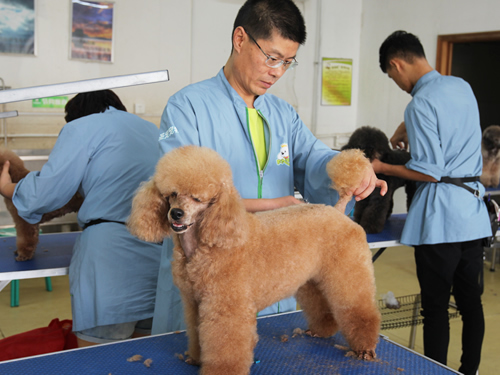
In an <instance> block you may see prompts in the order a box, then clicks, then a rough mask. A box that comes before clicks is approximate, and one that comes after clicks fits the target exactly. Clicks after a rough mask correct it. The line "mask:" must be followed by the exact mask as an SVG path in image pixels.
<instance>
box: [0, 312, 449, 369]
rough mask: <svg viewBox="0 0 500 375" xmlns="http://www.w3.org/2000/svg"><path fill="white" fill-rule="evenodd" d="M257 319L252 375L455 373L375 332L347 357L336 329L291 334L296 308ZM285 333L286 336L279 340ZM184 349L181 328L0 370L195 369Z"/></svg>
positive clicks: (296, 324) (299, 323)
mask: <svg viewBox="0 0 500 375" xmlns="http://www.w3.org/2000/svg"><path fill="white" fill-rule="evenodd" d="M257 322H258V323H257V324H258V332H259V342H258V344H257V347H256V349H255V358H256V359H258V360H259V361H260V362H259V363H255V364H253V365H252V368H251V374H252V375H258V374H259V375H263V374H265V375H271V374H273V375H274V374H284V375H293V374H297V375H299V374H300V375H307V374H311V375H322V374H325V375H326V374H329V375H332V374H334V375H351V374H352V375H353V374H370V375H378V374H384V375H401V374H404V375H422V374H426V375H441V374H443V375H444V374H458V372H456V371H453V370H451V369H449V368H447V367H444V366H442V365H440V364H437V363H435V362H433V361H431V360H429V359H427V358H425V357H423V356H421V355H420V354H418V353H415V352H413V351H411V350H408V349H406V348H404V347H402V346H399V345H397V344H395V343H393V342H391V341H389V340H387V339H386V338H384V337H381V338H380V342H379V344H378V346H377V361H374V362H366V361H361V360H358V359H354V358H352V357H346V351H345V350H343V349H342V348H340V347H338V346H347V344H346V342H345V340H344V339H343V338H342V336H341V335H340V334H337V335H336V336H334V337H332V338H328V339H322V338H313V337H309V336H307V335H303V334H302V335H299V336H297V337H292V336H293V331H294V329H295V328H301V329H303V330H305V329H306V328H307V325H306V321H305V319H304V317H303V316H302V313H301V312H300V311H299V312H294V313H288V314H280V315H274V316H270V317H263V318H259V319H258V320H257ZM284 335H287V337H288V340H284V337H285V336H284ZM186 350H187V337H186V335H185V333H184V332H181V333H170V334H164V335H157V336H151V337H145V338H139V339H132V340H126V341H124V342H120V343H112V344H105V345H100V346H94V347H88V348H82V349H74V350H68V351H63V352H58V353H53V354H48V355H43V356H37V357H31V358H25V359H19V360H13V361H6V362H0V373H1V374H23V375H44V374H50V375H59V374H61V375H62V374H64V375H66V374H73V375H75V374H85V375H89V374H112V375H119V374H137V375H140V374H147V375H153V374H172V375H196V374H198V368H197V367H194V366H190V365H188V364H186V363H184V362H183V361H182V360H181V359H179V358H178V355H179V354H181V353H184V352H185V351H186ZM235 350H237V348H235ZM137 354H139V355H142V356H143V359H142V361H139V362H127V358H130V357H132V356H134V355H137ZM148 358H150V359H152V364H151V367H149V368H148V367H146V366H145V365H144V364H143V361H144V360H146V359H148Z"/></svg>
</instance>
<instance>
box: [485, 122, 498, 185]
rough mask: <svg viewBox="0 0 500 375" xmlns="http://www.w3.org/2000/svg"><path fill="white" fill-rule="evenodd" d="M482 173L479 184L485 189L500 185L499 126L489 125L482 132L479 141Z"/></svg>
mask: <svg viewBox="0 0 500 375" xmlns="http://www.w3.org/2000/svg"><path fill="white" fill-rule="evenodd" d="M481 153H482V155H483V173H482V175H481V183H482V184H483V185H484V186H485V187H495V188H496V187H498V184H499V183H500V126H499V125H490V126H488V127H487V128H486V129H484V131H483V138H482V140H481Z"/></svg>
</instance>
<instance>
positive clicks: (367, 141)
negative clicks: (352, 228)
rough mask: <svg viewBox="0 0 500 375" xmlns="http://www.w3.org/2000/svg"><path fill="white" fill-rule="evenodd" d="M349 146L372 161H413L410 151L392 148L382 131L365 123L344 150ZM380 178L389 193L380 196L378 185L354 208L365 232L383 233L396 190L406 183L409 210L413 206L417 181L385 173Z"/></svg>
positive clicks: (355, 217) (355, 216)
mask: <svg viewBox="0 0 500 375" xmlns="http://www.w3.org/2000/svg"><path fill="white" fill-rule="evenodd" d="M350 149H360V150H362V151H363V152H364V153H365V156H366V157H367V158H368V159H370V161H372V160H373V159H379V160H380V161H382V162H384V163H388V164H393V165H404V164H406V163H407V162H408V161H409V160H410V154H409V153H408V152H407V151H403V150H393V149H391V148H390V147H389V139H387V136H386V135H385V134H384V133H383V132H382V131H381V130H379V129H377V128H373V127H370V126H363V127H361V128H359V129H356V130H355V131H354V132H353V133H352V135H351V137H350V138H349V142H348V143H347V144H346V145H345V146H344V147H342V150H350ZM377 177H378V178H379V179H381V180H384V181H386V182H387V188H388V190H387V194H386V195H384V196H381V195H380V189H379V188H377V189H375V190H374V191H373V193H372V194H371V195H370V196H369V197H368V198H366V199H364V200H362V201H359V202H356V206H355V207H354V221H356V223H359V224H360V225H361V226H362V227H363V229H364V230H365V231H366V233H380V232H382V230H383V229H384V224H385V222H386V220H387V219H388V218H389V216H391V213H392V209H393V206H394V200H393V197H394V193H395V191H396V190H397V189H399V188H400V187H403V186H404V188H405V192H406V206H407V209H409V208H410V204H411V200H412V199H413V195H414V194H415V191H416V189H417V185H416V182H415V181H410V180H405V179H402V178H400V177H395V176H387V175H384V174H377Z"/></svg>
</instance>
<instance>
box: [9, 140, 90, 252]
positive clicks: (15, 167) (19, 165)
mask: <svg viewBox="0 0 500 375" xmlns="http://www.w3.org/2000/svg"><path fill="white" fill-rule="evenodd" d="M7 160H8V161H10V168H9V173H10V176H11V178H12V182H19V180H21V179H22V178H24V177H25V176H26V175H27V174H28V173H29V172H30V171H29V170H27V169H26V168H25V167H24V163H23V161H22V160H21V159H20V158H19V156H17V155H16V154H15V153H14V152H12V151H9V150H5V149H0V170H1V168H3V164H4V163H5V161H7ZM4 202H5V206H6V207H7V210H8V211H9V213H10V215H11V216H12V219H13V221H14V224H15V226H16V234H17V238H16V254H17V257H16V260H18V261H24V260H29V259H31V258H33V255H34V254H35V250H36V246H37V244H38V233H39V230H40V224H41V223H45V222H47V221H49V220H52V219H54V218H56V217H60V216H64V215H66V214H69V213H71V212H76V211H78V209H79V208H80V206H81V205H82V202H83V198H82V196H81V195H80V194H78V193H76V194H75V195H74V196H73V198H71V200H70V201H69V202H68V203H67V204H66V205H65V206H64V207H62V208H60V209H58V210H56V211H52V212H49V213H46V214H45V215H43V216H42V220H41V221H40V223H38V224H29V223H27V222H26V221H24V220H23V219H22V218H21V217H20V216H19V215H18V213H17V209H16V207H15V206H14V204H13V203H12V200H10V199H7V198H4Z"/></svg>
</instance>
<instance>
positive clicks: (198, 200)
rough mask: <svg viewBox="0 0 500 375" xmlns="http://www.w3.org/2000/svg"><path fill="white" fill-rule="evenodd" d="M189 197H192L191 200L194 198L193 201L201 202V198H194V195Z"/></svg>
mask: <svg viewBox="0 0 500 375" xmlns="http://www.w3.org/2000/svg"><path fill="white" fill-rule="evenodd" d="M191 198H193V200H194V201H195V202H198V203H201V199H199V198H196V197H191Z"/></svg>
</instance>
